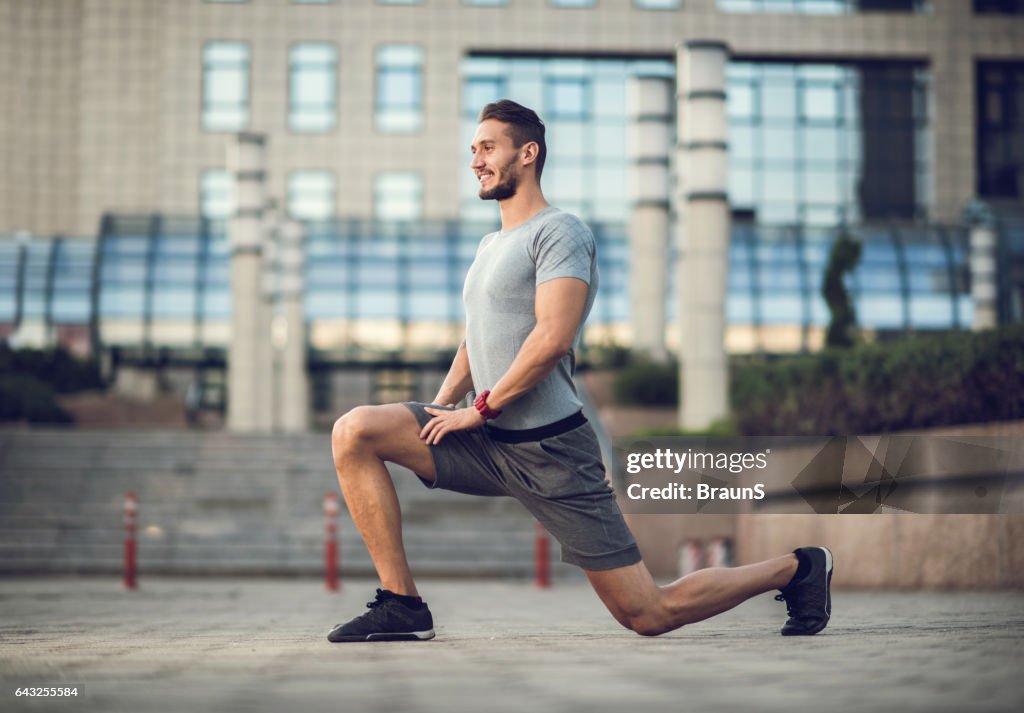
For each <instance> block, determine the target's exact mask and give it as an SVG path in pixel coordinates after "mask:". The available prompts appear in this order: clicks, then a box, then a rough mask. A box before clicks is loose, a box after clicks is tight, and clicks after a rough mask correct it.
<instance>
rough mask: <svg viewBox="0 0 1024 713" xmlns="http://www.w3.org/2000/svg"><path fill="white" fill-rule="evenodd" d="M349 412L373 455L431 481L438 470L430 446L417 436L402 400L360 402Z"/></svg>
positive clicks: (414, 426) (417, 431)
mask: <svg viewBox="0 0 1024 713" xmlns="http://www.w3.org/2000/svg"><path fill="white" fill-rule="evenodd" d="M351 415H353V416H355V417H356V418H357V419H358V421H359V430H360V433H361V435H362V438H363V439H364V440H365V441H366V442H367V443H368V444H369V446H370V448H371V449H372V450H373V453H374V455H376V456H377V457H378V458H380V459H381V460H385V461H390V462H391V463H397V464H398V465H400V466H403V467H405V468H408V469H409V470H411V471H412V472H414V473H416V474H417V475H419V476H420V477H421V478H423V479H425V480H427V481H430V482H433V481H434V479H435V478H436V477H437V474H436V472H435V470H434V459H433V457H432V456H431V454H430V446H428V445H427V444H426V443H425V442H423V440H422V439H421V438H420V430H421V429H420V425H419V423H417V422H416V417H415V416H413V415H412V412H411V411H409V409H408V408H406V407H405V406H404V405H403V404H383V405H380V406H360V407H359V408H358V409H355V410H354V411H352V412H351Z"/></svg>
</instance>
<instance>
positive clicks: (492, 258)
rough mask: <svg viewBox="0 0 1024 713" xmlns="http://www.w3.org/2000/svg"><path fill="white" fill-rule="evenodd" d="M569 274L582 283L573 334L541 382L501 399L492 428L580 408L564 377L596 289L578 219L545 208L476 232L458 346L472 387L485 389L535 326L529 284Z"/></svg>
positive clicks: (587, 236)
mask: <svg viewBox="0 0 1024 713" xmlns="http://www.w3.org/2000/svg"><path fill="white" fill-rule="evenodd" d="M558 277H575V278H577V279H579V280H582V281H583V282H585V283H587V285H589V290H588V292H587V303H586V306H585V307H584V309H583V316H582V319H580V324H579V327H578V328H577V330H576V338H575V339H574V340H573V347H572V349H570V350H569V353H568V354H566V355H565V356H564V357H562V359H561V361H560V362H559V363H558V365H557V366H556V367H555V369H554V370H553V371H552V372H551V373H550V374H548V375H547V376H546V377H545V378H544V380H543V381H541V382H540V383H539V384H537V385H536V386H534V387H533V388H532V389H530V391H528V392H527V393H525V394H523V396H521V397H520V398H518V399H516V400H515V401H513V402H512V403H510V404H508V406H506V407H505V408H504V409H503V410H502V414H501V416H499V417H498V418H497V419H495V420H494V421H492V422H491V423H493V424H494V425H495V426H497V427H499V428H508V429H523V428H535V427H537V426H543V425H545V424H548V423H552V422H554V421H557V420H559V419H562V418H565V417H567V416H571V415H572V414H574V413H576V412H577V411H579V410H580V408H581V403H580V400H579V397H578V396H577V395H576V388H575V387H574V386H573V383H572V375H573V372H574V371H575V368H576V346H577V345H578V344H579V340H580V334H581V332H582V331H583V323H584V322H585V321H586V319H587V315H589V314H590V308H591V307H592V306H593V304H594V296H595V295H596V294H597V286H598V274H597V252H596V250H595V244H594V234H593V233H591V232H590V228H588V227H587V226H586V225H584V223H583V221H581V220H580V219H579V218H577V217H576V216H574V215H570V214H569V213H563V212H562V211H560V210H558V209H557V208H554V207H551V206H549V207H547V208H545V209H544V210H542V211H540V212H539V213H537V214H536V215H534V216H533V217H531V218H530V219H529V220H527V221H526V222H525V223H523V224H522V225H519V226H517V227H515V228H513V229H512V230H509V231H508V232H505V231H498V232H496V233H490V234H488V235H485V236H484V239H483V240H481V241H480V246H479V247H478V248H477V251H476V258H475V259H474V260H473V264H472V265H470V267H469V272H468V273H467V275H466V285H465V288H464V289H463V291H462V299H463V302H464V303H465V306H466V351H467V353H468V355H469V367H470V370H471V371H472V374H473V388H474V389H475V390H476V392H477V393H480V392H482V391H484V390H486V389H493V388H494V385H495V384H496V383H498V380H499V379H500V378H501V377H502V376H504V374H505V372H506V371H508V368H509V366H510V365H511V364H512V360H513V359H515V356H516V354H518V353H519V349H520V348H521V347H522V345H523V342H524V341H525V340H526V337H527V336H529V334H530V332H531V331H532V330H533V328H534V326H535V325H536V324H537V319H536V316H535V315H534V296H535V292H536V288H537V285H540V284H541V283H543V282H547V281H548V280H553V279H555V278H558Z"/></svg>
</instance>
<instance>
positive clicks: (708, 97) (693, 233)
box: [674, 40, 730, 429]
mask: <svg viewBox="0 0 1024 713" xmlns="http://www.w3.org/2000/svg"><path fill="white" fill-rule="evenodd" d="M728 58H729V49H728V47H727V46H726V45H725V44H724V43H723V42H719V41H716V40H690V41H688V42H686V43H684V44H683V45H681V46H680V47H679V48H678V50H677V57H676V73H677V77H678V80H677V87H678V95H677V101H678V109H677V112H676V115H677V117H678V119H677V121H678V128H677V134H678V136H679V144H678V148H679V154H678V155H679V158H680V159H681V160H680V162H679V163H680V165H681V171H682V176H681V179H682V180H680V181H679V182H678V188H677V190H676V191H675V193H674V199H675V201H676V206H677V214H678V215H679V216H680V220H679V256H680V260H679V264H678V266H677V273H676V274H677V284H678V285H679V336H680V373H679V388H680V410H679V423H680V425H681V426H682V427H683V428H687V429H701V428H706V427H707V426H709V425H710V424H711V423H713V422H714V421H716V420H718V419H721V418H724V417H725V416H727V415H728V413H729V400H728V364H727V361H726V355H725V294H726V281H727V277H728V269H729V227H730V226H729V201H728V195H727V193H726V189H727V186H728V181H727V175H726V167H727V161H728V151H727V145H726V136H727V122H726V112H725V68H726V64H727V62H728Z"/></svg>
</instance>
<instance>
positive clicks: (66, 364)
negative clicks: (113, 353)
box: [0, 344, 104, 394]
mask: <svg viewBox="0 0 1024 713" xmlns="http://www.w3.org/2000/svg"><path fill="white" fill-rule="evenodd" d="M0 374H18V375H22V376H30V377H32V378H34V379H36V380H38V381H41V382H43V383H45V384H49V385H50V386H51V387H53V389H54V390H55V391H57V392H58V393H61V394H70V393H74V392H76V391H85V390H87V389H101V388H103V386H104V384H103V378H102V377H101V376H100V370H99V367H98V366H97V365H96V364H95V363H94V362H88V361H82V360H80V359H76V358H75V357H74V356H72V355H71V352H69V351H68V350H66V349H63V348H60V347H58V348H56V349H18V350H17V351H15V350H13V349H11V348H10V347H8V346H7V345H6V344H0Z"/></svg>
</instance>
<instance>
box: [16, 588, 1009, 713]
mask: <svg viewBox="0 0 1024 713" xmlns="http://www.w3.org/2000/svg"><path fill="white" fill-rule="evenodd" d="M142 585H143V588H142V589H141V590H140V591H138V592H135V593H128V592H123V591H121V590H120V588H119V586H118V583H117V582H116V581H111V580H106V579H88V578H86V579H79V578H45V579H42V578H28V579H0V710H2V711H22V710H45V711H51V710H52V711H65V710H67V711H72V710H76V711H104V712H110V713H113V712H116V711H131V712H132V713H135V712H140V713H145V712H148V711H208V710H209V711H294V712H295V713H299V712H305V711H318V710H333V711H353V712H356V713H364V712H367V711H371V712H372V711H381V712H390V711H402V712H405V711H410V712H412V711H444V712H446V713H447V712H456V713H458V712H461V711H467V712H468V711H473V712H474V713H476V712H480V711H486V712H487V713H491V712H492V711H493V712H496V713H504V712H506V711H508V712H509V713H511V712H513V711H514V712H515V713H524V712H531V713H532V712H537V713H541V712H547V711H559V712H561V711H569V712H575V711H579V712H581V713H582V712H583V711H587V712H588V713H595V712H599V711H623V710H626V711H628V712H629V713H633V712H635V711H689V710H695V711H719V710H720V711H730V712H733V711H802V710H829V711H865V712H867V711H870V712H872V713H873V712H875V711H900V713H908V712H909V711H929V712H933V711H951V712H952V711H956V712H957V713H962V712H963V711H972V712H974V711H1011V710H1013V711H1016V710H1021V707H1022V706H1024V677H1022V671H1024V653H1022V650H1024V647H1022V634H1024V593H984V594H983V593H970V594H964V593H877V592H836V593H835V596H834V602H835V604H834V615H833V620H832V625H831V626H830V627H829V628H828V629H827V630H826V631H825V632H824V633H823V634H821V635H819V636H816V637H814V638H812V639H799V638H797V639H790V638H783V637H781V636H779V635H778V634H777V629H778V627H779V625H780V624H781V623H782V620H783V619H784V608H783V605H782V604H780V603H777V602H774V601H772V599H771V596H770V595H765V596H762V597H760V598H758V599H757V600H754V601H752V602H748V603H747V604H744V605H743V606H741V607H739V608H738V609H735V610H733V611H732V612H729V613H727V614H725V615H723V616H721V617H719V618H717V619H714V620H710V621H707V622H703V623H700V624H695V625H693V626H690V627H687V628H686V629H684V630H681V631H678V632H674V633H672V634H669V635H666V636H663V637H660V638H657V639H643V638H641V637H638V636H636V635H634V634H631V633H629V632H626V631H625V630H622V629H620V628H619V627H618V625H617V624H616V623H615V622H614V621H613V620H612V619H611V617H610V616H608V614H607V613H606V612H605V611H604V610H603V608H602V607H601V605H600V604H599V602H598V601H597V599H596V597H594V595H593V594H592V593H591V592H590V590H589V589H588V588H587V586H586V584H585V583H578V584H577V583H570V584H565V585H559V586H556V588H554V589H552V590H550V591H537V590H534V589H533V588H532V587H531V586H530V585H529V584H528V583H509V582H493V581H451V580H443V581H430V580H427V581H424V582H423V583H422V584H421V587H422V590H423V592H424V594H425V596H427V598H428V601H429V602H430V604H431V609H432V610H433V611H434V614H435V619H436V620H437V622H438V626H437V629H438V637H437V639H435V640H434V641H432V642H426V643H382V644H350V645H331V644H328V643H327V642H326V641H325V639H324V634H325V632H326V631H327V629H328V628H329V627H330V625H332V624H334V623H336V622H337V621H340V620H343V619H347V618H349V616H350V615H353V614H355V613H356V612H358V611H359V610H360V609H361V608H362V606H363V603H364V602H365V601H367V600H368V599H369V598H370V597H369V595H370V594H372V589H373V586H374V584H373V583H372V582H368V581H364V582H346V583H345V589H344V591H343V592H342V593H341V594H340V595H330V594H327V593H326V592H324V591H322V589H321V588H320V585H319V583H318V582H316V581H314V580H308V579H305V580H303V579H299V580H246V579H205V580H198V579H179V578H174V579H158V578H149V579H146V580H144V581H143V582H142ZM58 684H79V685H80V686H81V687H82V688H81V689H80V695H79V696H78V697H77V698H67V699H61V700H54V699H33V700H29V699H26V698H17V697H15V695H14V691H15V688H16V687H17V686H56V685H58Z"/></svg>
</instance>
